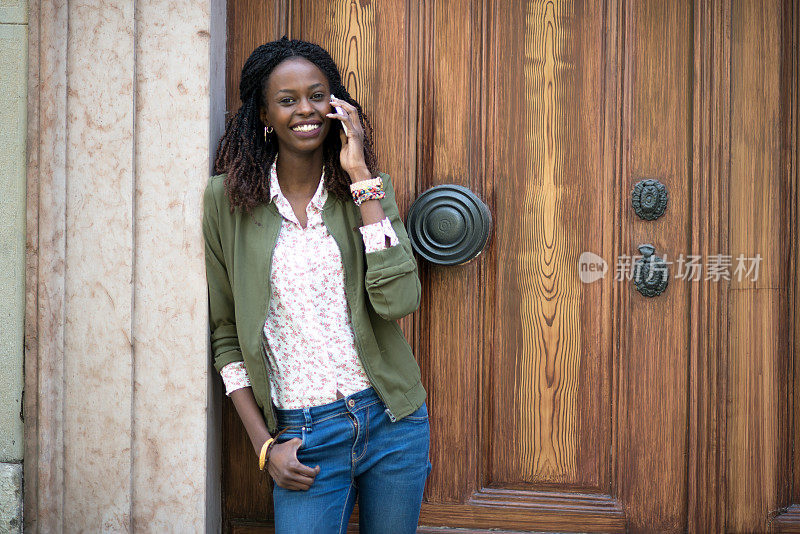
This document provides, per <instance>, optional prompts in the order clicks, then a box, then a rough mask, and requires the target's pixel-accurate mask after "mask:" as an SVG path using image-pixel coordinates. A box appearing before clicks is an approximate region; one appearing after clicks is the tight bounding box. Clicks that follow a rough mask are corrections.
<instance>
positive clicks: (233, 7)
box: [221, 0, 277, 530]
mask: <svg viewBox="0 0 800 534" xmlns="http://www.w3.org/2000/svg"><path fill="white" fill-rule="evenodd" d="M227 17H228V19H227V29H228V40H227V66H226V74H225V76H226V77H225V86H226V91H227V94H226V107H227V113H228V116H230V114H231V113H235V112H236V110H238V109H239V106H240V105H241V102H240V100H239V79H240V78H241V73H242V67H243V66H244V62H245V61H246V60H247V58H248V57H249V56H250V54H251V53H252V52H253V50H254V49H255V48H256V47H258V46H259V45H261V44H264V43H265V42H267V41H271V40H273V39H275V38H276V33H275V32H276V24H277V23H276V6H275V2H273V1H263V0H235V1H234V0H231V1H229V2H228V12H227ZM221 431H222V451H223V454H222V517H223V520H224V528H225V529H226V530H227V529H229V528H230V520H231V519H233V518H238V519H241V520H249V521H264V520H267V519H269V518H271V517H272V481H271V479H270V477H269V476H268V475H266V474H265V473H263V472H261V471H259V470H258V459H257V458H256V457H255V453H254V452H253V446H252V445H251V444H250V440H249V439H248V437H247V433H246V432H245V430H244V426H243V425H242V423H241V420H240V419H239V415H238V414H237V413H236V409H235V408H234V406H233V403H232V402H231V400H230V399H229V398H227V397H226V398H224V399H223V402H222V429H221Z"/></svg>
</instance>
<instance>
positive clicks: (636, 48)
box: [616, 0, 692, 532]
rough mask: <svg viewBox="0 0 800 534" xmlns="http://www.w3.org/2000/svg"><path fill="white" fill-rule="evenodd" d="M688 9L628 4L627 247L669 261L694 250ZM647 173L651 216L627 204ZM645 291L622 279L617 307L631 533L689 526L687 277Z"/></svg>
mask: <svg viewBox="0 0 800 534" xmlns="http://www.w3.org/2000/svg"><path fill="white" fill-rule="evenodd" d="M691 14H692V11H691V6H690V5H689V3H688V2H661V1H660V0H651V1H643V2H631V3H629V4H627V5H626V9H625V26H626V28H625V45H624V47H625V67H624V73H625V74H624V81H623V83H624V102H623V125H622V146H623V147H624V148H623V154H622V178H623V184H622V191H621V198H620V202H621V205H622V206H625V209H624V211H623V221H624V224H623V225H622V227H621V229H620V230H621V234H620V238H621V241H620V242H621V243H623V244H624V247H625V248H624V249H623V250H621V251H620V253H621V254H626V255H629V256H633V255H637V254H640V253H639V251H638V249H637V247H638V245H639V244H641V243H652V244H653V245H654V246H655V248H656V253H657V254H658V255H659V256H662V257H664V256H665V255H666V257H667V259H668V260H670V261H672V260H674V259H675V257H676V256H678V255H679V254H681V253H683V254H686V253H687V251H688V250H689V239H688V238H689V224H688V223H689V221H688V214H689V207H690V201H691V197H690V195H689V190H690V188H689V161H690V158H691V138H690V132H691V128H690V127H689V125H690V121H691V107H690V106H691V105H690V100H689V99H690V95H691V85H690V80H691V67H692V56H691V53H692V33H691V32H690V31H687V29H688V28H691ZM643 178H658V179H659V180H660V181H662V182H663V183H664V184H665V185H666V186H667V187H668V188H669V197H670V198H669V206H668V209H667V211H666V212H665V214H664V215H663V216H662V217H661V218H659V219H657V220H655V221H642V220H640V219H639V218H638V217H637V216H636V215H635V214H634V213H633V210H632V209H631V208H630V191H631V189H632V188H633V186H634V184H635V183H636V182H638V181H639V180H641V179H643ZM671 268H672V270H671V271H670V273H671V279H670V281H669V286H668V288H667V290H666V291H665V292H664V293H663V294H662V295H660V296H658V297H655V298H645V297H643V296H642V295H640V294H639V293H638V292H637V291H636V290H635V289H634V287H633V283H632V281H630V280H626V281H625V286H626V287H625V290H624V291H621V300H620V302H619V308H618V310H617V311H618V313H620V314H621V316H620V321H621V333H622V336H621V339H620V343H621V346H620V352H619V355H618V357H619V360H618V361H617V362H616V365H617V366H618V373H619V375H618V376H619V378H618V380H619V385H618V387H619V393H618V397H619V408H618V411H617V412H616V413H617V417H616V423H617V424H618V425H619V426H618V433H619V434H618V435H619V439H618V444H617V447H618V448H617V450H618V453H619V462H618V464H617V469H618V477H619V481H618V484H619V492H620V495H621V497H622V500H623V501H624V502H625V504H626V514H627V517H628V521H629V523H628V528H629V529H630V530H631V531H634V532H635V531H649V532H652V531H658V532H678V531H683V530H685V528H686V486H687V480H686V472H687V459H686V458H687V455H686V443H687V441H686V440H687V419H688V414H687V411H688V407H687V395H688V391H687V374H688V363H689V362H688V359H689V358H688V352H689V349H688V347H689V333H688V310H689V299H688V290H687V287H686V284H687V283H685V282H684V283H682V282H681V281H680V280H676V279H674V278H672V276H673V273H674V269H675V265H673V266H672V267H671Z"/></svg>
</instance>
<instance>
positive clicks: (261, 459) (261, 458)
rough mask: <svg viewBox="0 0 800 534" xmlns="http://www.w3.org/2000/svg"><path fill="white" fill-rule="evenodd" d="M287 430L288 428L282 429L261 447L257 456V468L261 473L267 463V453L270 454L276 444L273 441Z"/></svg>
mask: <svg viewBox="0 0 800 534" xmlns="http://www.w3.org/2000/svg"><path fill="white" fill-rule="evenodd" d="M287 430H289V427H288V426H287V427H286V428H284V429H283V430H281V431H280V432H278V433H277V434H275V435H274V436H273V437H271V438H269V439H268V440H267V441H265V442H264V444H263V445H262V446H261V453H260V454H259V455H258V468H259V469H260V470H261V471H263V470H264V467H265V466H266V464H267V463H268V462H269V453H270V451H272V447H274V446H275V444H276V443H278V442H277V441H275V440H276V439H278V437H279V436H280V435H281V434H283V433H284V432H286V431H287Z"/></svg>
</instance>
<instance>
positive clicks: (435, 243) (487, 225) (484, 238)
mask: <svg viewBox="0 0 800 534" xmlns="http://www.w3.org/2000/svg"><path fill="white" fill-rule="evenodd" d="M406 228H407V229H408V237H409V239H410V240H411V246H412V247H413V248H414V250H415V251H416V253H417V254H419V255H420V256H422V257H423V258H425V259H426V260H428V261H429V262H431V263H435V264H438V265H461V264H463V263H467V262H468V261H470V260H472V259H474V258H476V257H477V256H478V255H480V253H481V252H482V251H483V249H484V248H485V247H486V245H487V243H488V242H489V235H490V234H491V232H492V214H491V213H490V212H489V208H488V207H487V206H486V204H484V203H483V201H482V200H481V199H480V198H478V196H477V195H475V193H473V192H472V191H470V190H469V189H467V188H466V187H463V186H460V185H454V184H447V185H437V186H436V187H432V188H431V189H428V190H427V191H425V192H424V193H422V194H421V195H420V196H418V197H417V199H416V200H414V202H413V203H412V204H411V208H410V209H409V211H408V217H407V219H406Z"/></svg>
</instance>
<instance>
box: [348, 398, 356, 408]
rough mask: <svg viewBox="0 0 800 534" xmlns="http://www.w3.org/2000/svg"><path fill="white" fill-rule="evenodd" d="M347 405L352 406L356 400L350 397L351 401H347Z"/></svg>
mask: <svg viewBox="0 0 800 534" xmlns="http://www.w3.org/2000/svg"><path fill="white" fill-rule="evenodd" d="M347 405H348V406H350V407H351V408H352V407H353V406H355V405H356V401H354V400H353V399H350V400H349V401H347Z"/></svg>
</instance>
